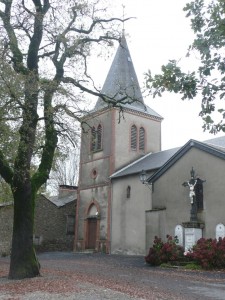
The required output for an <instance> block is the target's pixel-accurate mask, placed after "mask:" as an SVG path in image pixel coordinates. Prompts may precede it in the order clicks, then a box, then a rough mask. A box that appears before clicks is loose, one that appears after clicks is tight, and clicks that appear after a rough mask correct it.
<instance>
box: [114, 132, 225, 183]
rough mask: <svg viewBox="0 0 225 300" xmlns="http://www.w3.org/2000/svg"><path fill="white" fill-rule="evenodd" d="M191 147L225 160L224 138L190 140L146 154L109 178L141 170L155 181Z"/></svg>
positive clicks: (136, 172) (132, 173) (137, 172)
mask: <svg viewBox="0 0 225 300" xmlns="http://www.w3.org/2000/svg"><path fill="white" fill-rule="evenodd" d="M191 147H195V148H198V149H200V150H203V151H205V152H208V153H210V154H212V155H215V156H219V157H220V158H223V159H225V136H221V137H218V138H213V139H210V140H206V141H204V142H199V141H196V140H193V139H191V140H189V141H188V142H187V143H186V144H185V145H183V146H182V147H177V148H172V149H168V150H163V151H159V152H156V153H147V154H146V155H145V156H143V157H141V158H139V159H137V160H135V161H134V162H132V163H131V164H128V165H127V166H125V167H123V168H122V169H120V170H118V171H116V172H115V173H114V174H112V175H111V176H110V178H111V179H114V178H119V177H123V176H128V175H134V174H139V173H140V172H141V171H142V170H146V171H147V172H154V174H153V175H152V176H151V177H150V179H152V180H155V179H156V178H158V177H159V176H160V175H161V173H162V172H164V171H165V169H166V168H169V167H170V166H171V164H173V163H175V162H176V161H177V160H178V159H179V158H180V157H181V156H183V155H184V153H186V151H188V150H189V149H190V148H191ZM157 170H158V171H157Z"/></svg>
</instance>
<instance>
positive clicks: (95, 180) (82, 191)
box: [75, 34, 162, 253]
mask: <svg viewBox="0 0 225 300" xmlns="http://www.w3.org/2000/svg"><path fill="white" fill-rule="evenodd" d="M101 94H103V95H105V98H104V100H103V99H102V98H99V99H98V100H97V102H96V105H95V107H94V109H93V110H92V111H90V112H89V113H88V114H87V115H85V116H84V117H83V123H84V124H85V125H84V126H83V131H82V137H81V155H80V176H79V186H78V203H77V217H76V236H75V251H84V250H87V249H89V250H95V251H100V252H106V253H109V252H110V241H111V236H110V232H111V201H112V198H113V193H112V189H111V182H110V175H111V174H113V173H114V172H115V171H117V170H119V169H121V168H123V167H125V166H126V165H127V164H129V163H132V162H133V161H135V160H136V159H138V158H140V157H141V156H143V155H145V154H146V153H148V152H157V151H160V150H161V121H162V117H161V116H160V115H159V114H157V113H156V112H155V111H154V110H152V109H151V108H150V107H148V106H147V105H145V103H144V101H143V97H142V93H141V90H140V87H139V83H138V79H137V75H136V73H135V69H134V65H133V62H132V59H131V55H130V52H129V49H128V46H127V42H126V38H125V36H124V34H123V35H122V37H121V40H120V44H119V46H118V49H117V52H116V55H115V57H114V60H113V62H112V64H111V67H110V70H109V72H108V75H107V77H106V80H105V83H104V85H103V88H102V91H101Z"/></svg>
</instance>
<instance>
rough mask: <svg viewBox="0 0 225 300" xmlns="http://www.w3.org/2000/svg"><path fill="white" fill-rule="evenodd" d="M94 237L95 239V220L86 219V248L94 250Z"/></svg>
mask: <svg viewBox="0 0 225 300" xmlns="http://www.w3.org/2000/svg"><path fill="white" fill-rule="evenodd" d="M96 237H97V219H95V218H91V219H88V238H87V248H88V249H95V247H96Z"/></svg>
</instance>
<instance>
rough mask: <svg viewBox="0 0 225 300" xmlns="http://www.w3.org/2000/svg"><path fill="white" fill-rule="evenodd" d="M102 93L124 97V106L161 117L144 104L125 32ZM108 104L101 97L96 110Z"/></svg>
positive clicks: (116, 97)
mask: <svg viewBox="0 0 225 300" xmlns="http://www.w3.org/2000/svg"><path fill="white" fill-rule="evenodd" d="M101 93H102V94H105V95H107V96H109V97H111V98H113V99H114V100H115V101H118V102H120V100H121V99H124V100H122V102H120V103H121V104H122V106H124V107H127V108H131V109H134V110H138V111H143V112H145V113H148V114H151V115H153V116H156V117H160V118H161V116H160V115H159V114H157V113H156V112H155V111H153V110H152V109H150V108H149V107H147V106H146V105H145V104H144V101H143V97H142V93H141V89H140V86H139V83H138V79H137V75H136V72H135V69H134V65H133V62H132V59H131V55H130V51H129V49H128V46H127V42H126V38H125V35H124V34H123V35H122V37H121V40H120V45H119V47H118V49H117V52H116V55H115V57H114V60H113V62H112V65H111V67H110V69H109V72H108V75H107V77H106V80H105V83H104V85H103V88H102V91H101ZM106 106H107V103H106V102H104V101H103V100H102V99H101V98H99V99H98V101H97V103H96V105H95V110H99V109H101V108H103V107H106Z"/></svg>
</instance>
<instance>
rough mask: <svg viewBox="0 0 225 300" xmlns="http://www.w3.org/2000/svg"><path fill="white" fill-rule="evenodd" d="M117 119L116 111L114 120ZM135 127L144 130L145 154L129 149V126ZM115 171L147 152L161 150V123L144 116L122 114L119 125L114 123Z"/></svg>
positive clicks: (130, 113) (128, 113)
mask: <svg viewBox="0 0 225 300" xmlns="http://www.w3.org/2000/svg"><path fill="white" fill-rule="evenodd" d="M118 119H119V112H118V111H117V115H116V120H118ZM132 125H136V126H137V129H138V130H139V128H140V127H143V128H144V129H145V141H146V147H145V152H144V153H143V152H140V151H138V150H137V151H132V150H131V149H130V130H131V126H132ZM115 136H116V139H115V169H116V170H117V169H119V168H121V167H122V166H124V165H126V164H128V163H130V162H132V161H134V160H135V159H137V158H139V157H141V156H143V155H145V154H146V153H148V152H158V151H160V150H161V122H160V121H159V120H156V119H151V118H150V117H149V116H145V115H144V114H138V113H135V114H134V113H132V112H129V111H128V112H127V111H125V112H124V116H123V118H122V119H121V121H120V123H118V121H117V122H116V123H115Z"/></svg>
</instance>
